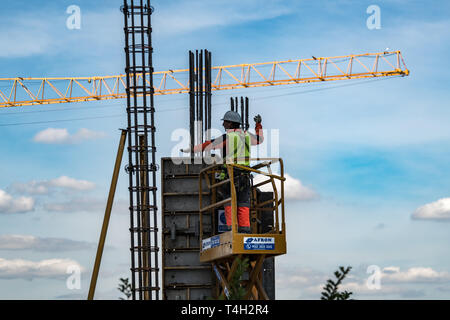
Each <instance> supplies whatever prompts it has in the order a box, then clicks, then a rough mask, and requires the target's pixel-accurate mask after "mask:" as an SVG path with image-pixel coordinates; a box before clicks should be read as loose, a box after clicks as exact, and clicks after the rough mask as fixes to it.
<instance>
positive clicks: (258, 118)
mask: <svg viewBox="0 0 450 320" xmlns="http://www.w3.org/2000/svg"><path fill="white" fill-rule="evenodd" d="M253 120H255V122H256V123H261V121H262V118H261V116H260V115H259V114H258V115H256V116H255V117H254V118H253Z"/></svg>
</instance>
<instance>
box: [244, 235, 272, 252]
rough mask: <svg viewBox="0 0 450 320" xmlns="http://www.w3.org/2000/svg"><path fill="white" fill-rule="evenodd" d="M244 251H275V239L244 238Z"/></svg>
mask: <svg viewBox="0 0 450 320" xmlns="http://www.w3.org/2000/svg"><path fill="white" fill-rule="evenodd" d="M244 250H275V238H273V237H244Z"/></svg>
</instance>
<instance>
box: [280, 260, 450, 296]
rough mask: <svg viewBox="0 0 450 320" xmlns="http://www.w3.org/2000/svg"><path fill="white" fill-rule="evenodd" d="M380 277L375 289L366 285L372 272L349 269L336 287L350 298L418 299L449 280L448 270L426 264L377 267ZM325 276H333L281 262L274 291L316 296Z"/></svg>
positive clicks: (321, 289) (438, 288)
mask: <svg viewBox="0 0 450 320" xmlns="http://www.w3.org/2000/svg"><path fill="white" fill-rule="evenodd" d="M379 276H380V282H379V284H380V287H379V289H376V288H374V287H371V286H368V281H369V279H370V278H369V277H373V274H370V273H366V272H365V268H364V269H361V268H360V269H359V271H358V270H356V269H355V270H352V271H351V272H350V273H349V274H348V275H347V277H346V278H345V279H344V281H343V283H342V284H341V285H340V286H339V291H344V290H347V291H349V292H353V295H352V296H351V297H352V298H354V299H364V298H367V299H372V298H381V299H385V298H389V299H395V298H396V297H401V298H418V297H421V296H424V295H425V294H426V291H425V289H427V288H429V289H433V288H434V289H436V290H441V289H440V288H442V287H439V285H441V286H442V285H443V284H446V283H449V282H450V273H449V272H446V271H436V270H434V269H433V268H429V267H411V268H408V269H406V270H405V271H401V268H400V267H397V266H389V267H385V268H382V269H380V273H379ZM328 279H332V280H334V279H335V278H334V275H333V273H332V272H330V273H324V272H322V271H317V270H312V269H308V268H293V267H286V266H283V265H280V268H279V271H278V274H277V290H279V291H280V292H281V291H282V292H284V294H286V293H288V294H289V295H288V296H286V297H285V296H283V299H286V298H287V299H299V298H301V299H304V298H306V299H319V298H320V295H321V292H322V291H323V288H324V286H325V285H326V281H327V280H328ZM289 296H290V297H289Z"/></svg>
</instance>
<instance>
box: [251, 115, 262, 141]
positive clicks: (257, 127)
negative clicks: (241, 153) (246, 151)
mask: <svg viewBox="0 0 450 320" xmlns="http://www.w3.org/2000/svg"><path fill="white" fill-rule="evenodd" d="M253 120H255V133H256V134H253V133H250V132H249V133H250V138H251V145H252V146H254V145H257V144H261V143H263V141H264V135H263V129H262V124H261V121H262V118H261V116H260V115H259V114H258V115H257V116H255V117H254V118H253Z"/></svg>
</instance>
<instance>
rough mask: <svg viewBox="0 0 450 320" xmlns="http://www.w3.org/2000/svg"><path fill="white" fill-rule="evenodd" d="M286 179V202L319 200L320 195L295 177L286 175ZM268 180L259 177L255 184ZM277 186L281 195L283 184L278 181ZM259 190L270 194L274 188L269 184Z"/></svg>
mask: <svg viewBox="0 0 450 320" xmlns="http://www.w3.org/2000/svg"><path fill="white" fill-rule="evenodd" d="M284 177H285V178H286V181H285V182H284V197H285V200H303V201H304V200H313V199H317V198H318V194H317V193H316V192H315V191H314V190H312V189H310V188H308V187H306V186H304V185H303V183H302V182H301V181H300V180H299V179H296V178H294V177H291V176H290V175H289V174H287V173H286V174H284ZM266 180H267V178H266V177H265V176H263V175H257V176H256V177H255V178H254V180H253V184H254V185H255V184H257V183H260V182H263V181H266ZM275 186H276V187H277V190H278V194H279V195H280V194H281V193H280V192H281V182H280V181H279V180H277V179H276V181H275ZM259 189H260V190H261V191H263V192H270V191H273V187H272V184H271V183H267V184H264V185H262V186H261V187H259Z"/></svg>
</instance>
